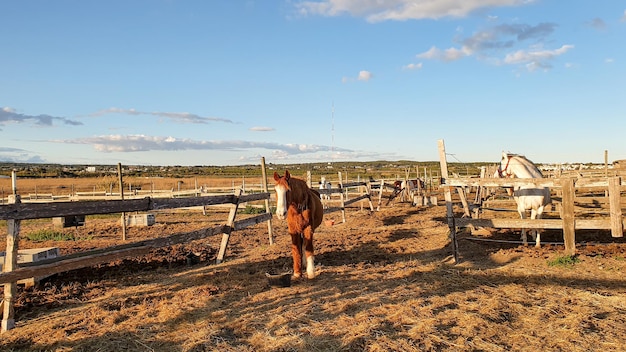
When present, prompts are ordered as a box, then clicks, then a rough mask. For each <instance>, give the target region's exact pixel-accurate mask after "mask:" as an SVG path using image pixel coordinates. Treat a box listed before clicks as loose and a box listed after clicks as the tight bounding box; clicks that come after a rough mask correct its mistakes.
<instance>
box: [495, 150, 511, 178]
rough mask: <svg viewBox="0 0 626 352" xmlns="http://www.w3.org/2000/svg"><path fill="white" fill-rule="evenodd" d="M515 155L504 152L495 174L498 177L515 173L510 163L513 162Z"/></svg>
mask: <svg viewBox="0 0 626 352" xmlns="http://www.w3.org/2000/svg"><path fill="white" fill-rule="evenodd" d="M512 157H513V155H511V154H508V153H506V152H502V159H501V160H500V165H499V166H498V170H497V171H496V174H495V175H494V176H498V177H501V178H502V177H511V176H513V173H512V172H511V170H510V169H509V164H510V163H511V158H512Z"/></svg>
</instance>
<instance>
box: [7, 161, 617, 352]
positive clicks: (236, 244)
mask: <svg viewBox="0 0 626 352" xmlns="http://www.w3.org/2000/svg"><path fill="white" fill-rule="evenodd" d="M296 175H297V176H300V177H304V176H305V175H304V174H303V173H300V174H296ZM331 181H334V180H332V179H331ZM19 182H20V183H21V182H22V181H21V180H20V181H19ZM190 182H191V180H190ZM208 182H212V181H208ZM215 182H217V181H215ZM233 182H234V181H232V180H230V181H227V182H225V183H226V184H225V186H226V187H229V186H231V185H232V183H233ZM246 182H247V181H246ZM335 182H336V181H335ZM194 183H195V182H194ZM228 183H230V185H229V184H228ZM250 183H254V182H250ZM209 184H214V183H209ZM199 185H202V183H199ZM18 188H19V184H18ZM170 188H171V187H170ZM155 189H156V187H155ZM142 190H143V187H142ZM438 194H439V195H440V197H439V199H443V197H441V194H440V193H438ZM455 207H456V211H457V212H462V210H461V208H460V204H459V202H458V199H456V198H455ZM347 211H348V216H347V217H346V222H345V223H343V222H342V221H341V220H340V215H339V214H338V213H331V214H327V215H326V217H327V218H328V219H335V220H336V221H335V224H334V225H332V226H329V225H322V227H321V228H320V229H319V231H318V232H317V234H316V242H315V244H316V261H317V262H318V263H319V265H318V268H319V269H318V270H319V271H318V276H317V278H316V279H315V280H312V281H304V280H303V281H298V282H295V283H294V284H293V285H292V286H291V287H287V288H272V287H269V285H268V284H267V279H266V278H265V275H264V274H265V272H269V271H282V270H285V269H287V268H289V267H290V260H291V258H290V252H289V240H288V237H289V236H288V235H287V234H286V229H285V228H284V226H285V225H284V224H283V223H281V222H279V221H277V220H276V219H274V229H275V239H276V243H275V244H274V245H269V244H268V240H267V227H266V226H265V225H264V224H259V225H255V226H253V227H251V228H249V229H247V230H245V231H242V232H235V233H234V234H233V235H232V239H231V245H230V247H229V249H230V253H229V256H228V260H226V261H225V262H223V263H221V264H218V265H216V264H215V261H214V260H215V258H216V255H217V253H216V252H217V249H218V248H219V246H220V240H221V236H210V237H208V238H206V239H205V240H200V241H194V242H193V243H190V244H188V245H177V246H173V247H171V248H168V247H165V248H163V249H159V250H156V251H153V252H151V253H149V254H147V255H145V256H141V257H137V258H133V259H127V260H120V261H115V262H113V263H110V264H106V265H99V266H98V267H95V268H90V269H80V270H74V271H71V272H68V273H64V274H59V275H55V276H54V277H51V278H48V279H46V280H43V281H42V283H41V285H40V286H36V287H33V288H28V289H23V290H21V291H20V292H19V297H18V300H17V304H16V315H17V322H18V326H17V329H15V330H11V331H9V332H7V333H5V334H3V336H2V337H3V339H2V342H0V346H3V348H5V349H9V350H10V349H14V350H57V351H64V350H75V351H81V350H84V351H87V350H102V351H118V350H120V349H125V350H132V351H151V350H154V351H202V350H226V351H228V350H232V351H241V350H249V351H278V350H284V351H289V350H293V351H299V350H317V351H341V350H343V351H376V350H416V351H417V350H467V351H474V350H490V351H491V350H496V351H497V350H597V349H606V350H622V349H624V348H626V344H625V343H624V342H623V341H622V340H623V339H622V337H623V336H626V335H625V334H624V333H625V332H626V331H625V330H626V328H625V327H624V326H625V325H624V324H625V323H626V319H625V318H624V312H626V304H625V303H624V301H623V297H624V296H623V295H624V293H626V283H625V282H624V279H623V277H622V276H623V275H622V274H621V273H622V272H623V270H624V269H625V265H626V262H625V259H624V258H626V251H625V248H624V245H623V243H622V242H621V240H619V239H613V238H611V235H610V233H608V232H606V231H593V232H590V233H584V234H582V235H584V237H583V239H584V240H586V242H587V244H586V245H583V246H580V247H579V248H578V253H579V254H578V256H577V257H576V258H577V262H575V263H562V264H559V259H560V258H562V257H563V249H564V248H563V246H562V245H558V244H556V245H547V246H544V247H542V248H541V249H535V248H524V247H521V246H519V245H518V244H510V243H480V242H479V243H477V242H474V241H469V240H467V241H466V240H464V238H463V236H462V235H461V236H460V239H459V241H460V251H461V259H462V260H461V262H460V264H457V265H455V264H454V263H453V260H452V258H451V255H452V249H451V247H450V241H449V238H448V225H447V222H446V209H445V205H444V204H443V203H442V202H440V203H439V205H435V206H429V207H426V206H420V207H417V206H414V205H412V204H411V203H410V202H400V201H399V200H398V199H395V200H393V201H392V202H390V203H389V204H387V205H386V206H381V208H380V210H379V211H375V212H370V211H369V210H368V208H367V207H365V208H361V207H360V206H359V205H358V204H355V205H354V206H352V207H350V208H349V209H347ZM227 215H228V213H227V211H226V210H223V211H214V212H208V213H207V215H203V214H202V212H201V211H198V210H195V211H189V210H181V211H164V212H159V213H157V214H156V222H157V223H156V224H155V225H153V226H150V227H145V228H131V229H129V230H128V231H129V233H128V239H129V240H130V241H136V240H140V239H146V238H153V237H156V236H162V235H163V234H165V233H182V232H188V231H199V230H201V229H202V228H206V227H207V226H208V224H214V223H223V222H224V219H225V218H227ZM51 225H52V224H51V222H49V221H47V220H45V219H44V220H27V221H23V222H22V233H24V234H26V233H29V232H31V231H36V230H37V229H40V228H42V227H44V228H45V227H48V226H51ZM65 231H67V232H68V233H71V234H73V235H74V240H70V241H41V242H34V241H30V240H25V239H22V240H21V241H22V242H21V243H20V245H21V246H20V248H23V247H24V248H25V247H27V246H36V247H47V246H51V245H54V246H59V247H62V251H64V252H65V253H69V252H72V251H78V250H83V249H85V248H94V247H99V246H110V245H114V244H119V241H120V231H121V230H120V226H119V217H106V216H100V217H96V216H94V217H92V218H90V217H87V221H86V224H85V226H84V227H76V228H68V229H67V230H64V232H65ZM559 236H560V238H559ZM518 237H519V235H518V234H517V233H513V232H512V231H510V230H498V231H495V232H493V233H491V234H490V235H489V238H492V239H504V240H511V239H514V240H517V239H518ZM545 238H546V239H547V240H548V241H550V242H562V234H561V233H559V232H558V231H550V232H549V233H547V234H546V235H545ZM22 244H24V246H22ZM190 251H191V252H194V253H197V254H198V257H199V258H198V260H197V261H196V262H191V263H190V262H189V261H188V258H187V254H188V253H189V252H190ZM43 332H45V333H43Z"/></svg>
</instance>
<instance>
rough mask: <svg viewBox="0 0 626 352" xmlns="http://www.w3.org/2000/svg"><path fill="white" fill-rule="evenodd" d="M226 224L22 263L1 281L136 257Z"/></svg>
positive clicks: (211, 232)
mask: <svg viewBox="0 0 626 352" xmlns="http://www.w3.org/2000/svg"><path fill="white" fill-rule="evenodd" d="M225 229H226V225H220V226H217V227H214V228H208V229H204V230H199V231H193V232H188V233H183V234H178V235H173V236H169V237H160V238H155V239H150V240H144V241H138V242H133V243H127V244H123V245H119V246H112V247H108V248H100V249H95V250H91V251H85V252H80V253H74V254H72V255H67V256H62V257H57V258H52V259H46V260H41V261H37V262H33V263H24V264H21V267H20V268H18V269H16V270H14V271H12V272H5V273H2V274H0V284H1V283H6V282H11V281H17V280H21V279H25V278H29V277H38V276H48V275H52V274H56V273H61V272H65V271H69V270H74V269H80V268H84V267H88V266H94V265H98V264H102V263H108V262H111V261H113V260H117V259H122V258H127V257H134V256H137V255H141V254H145V253H148V252H149V251H150V250H152V249H154V248H160V247H165V246H173V245H176V244H180V243H187V242H190V241H195V240H200V239H204V238H206V237H209V236H213V235H216V234H219V233H222V232H223V231H225Z"/></svg>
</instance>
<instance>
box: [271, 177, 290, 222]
mask: <svg viewBox="0 0 626 352" xmlns="http://www.w3.org/2000/svg"><path fill="white" fill-rule="evenodd" d="M290 179H291V175H290V174H289V171H288V170H285V176H280V175H279V174H278V172H274V181H276V185H275V186H274V190H276V216H278V218H279V219H281V220H284V219H285V217H286V216H287V206H288V204H287V192H289V191H291V187H290V186H289V180H290Z"/></svg>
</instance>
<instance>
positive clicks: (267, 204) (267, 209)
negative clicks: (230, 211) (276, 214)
mask: <svg viewBox="0 0 626 352" xmlns="http://www.w3.org/2000/svg"><path fill="white" fill-rule="evenodd" d="M261 175H262V177H263V181H262V182H263V192H265V193H268V192H267V172H266V171H265V157H261ZM265 212H266V213H268V214H272V210H271V209H270V200H269V198H268V199H266V200H265ZM267 233H268V236H269V240H270V245H272V244H274V234H273V232H272V218H271V217H270V219H269V220H267Z"/></svg>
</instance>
